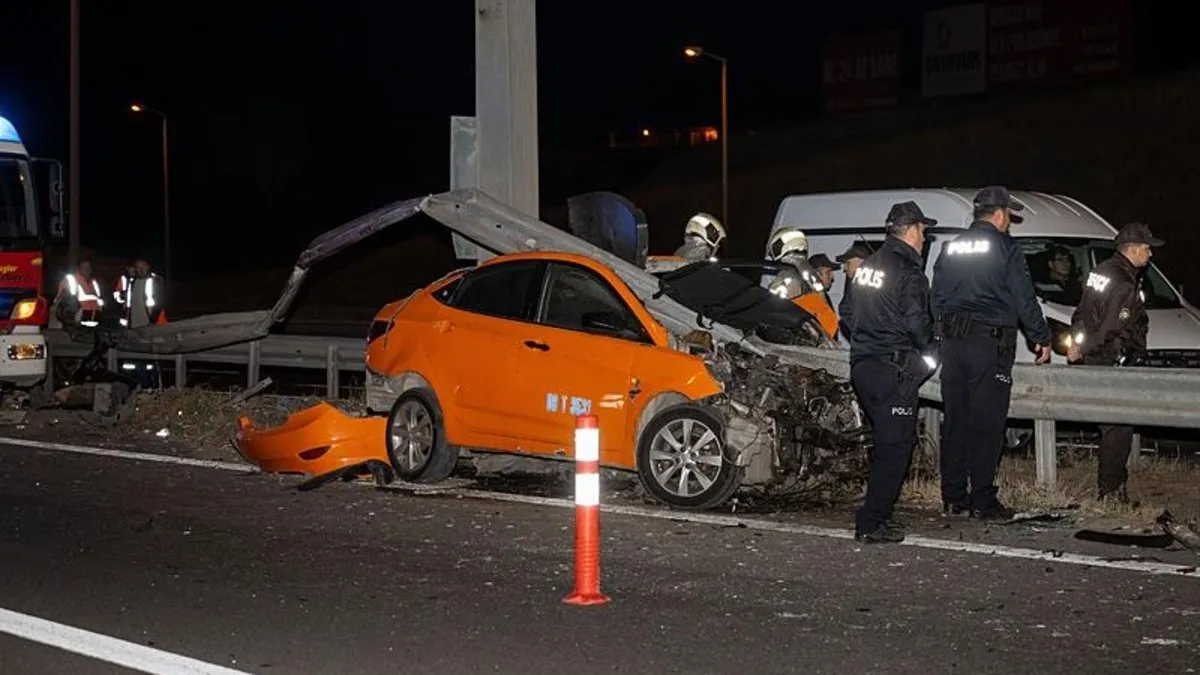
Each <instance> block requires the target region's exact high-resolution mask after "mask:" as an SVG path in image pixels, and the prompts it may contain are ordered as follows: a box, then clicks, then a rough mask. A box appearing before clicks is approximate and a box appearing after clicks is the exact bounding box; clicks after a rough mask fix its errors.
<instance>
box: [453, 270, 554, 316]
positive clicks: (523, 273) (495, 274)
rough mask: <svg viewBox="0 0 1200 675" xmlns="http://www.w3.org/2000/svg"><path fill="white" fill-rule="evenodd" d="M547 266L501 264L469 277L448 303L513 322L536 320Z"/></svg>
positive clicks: (460, 308) (463, 281) (460, 283)
mask: <svg viewBox="0 0 1200 675" xmlns="http://www.w3.org/2000/svg"><path fill="white" fill-rule="evenodd" d="M544 269H545V265H544V263H542V262H540V261H526V260H522V261H519V262H510V263H499V264H495V265H488V266H486V267H481V268H479V269H476V270H474V271H472V272H470V273H468V274H467V275H466V277H464V278H463V279H462V281H461V282H459V283H458V288H457V289H456V290H455V292H454V296H453V297H452V298H450V302H449V303H448V304H449V305H450V306H451V307H454V308H455V309H459V310H462V311H464V312H472V313H475V314H485V315H487V316H494V317H498V318H501V319H512V320H513V321H532V320H533V316H534V314H535V313H536V312H537V302H538V299H539V291H540V290H541V280H542V273H543V270H544Z"/></svg>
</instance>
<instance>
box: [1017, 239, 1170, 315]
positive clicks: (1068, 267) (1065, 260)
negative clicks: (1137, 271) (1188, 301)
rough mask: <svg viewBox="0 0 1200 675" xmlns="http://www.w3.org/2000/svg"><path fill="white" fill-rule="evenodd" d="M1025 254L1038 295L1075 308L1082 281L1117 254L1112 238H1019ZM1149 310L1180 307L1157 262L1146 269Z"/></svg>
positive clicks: (1145, 291)
mask: <svg viewBox="0 0 1200 675" xmlns="http://www.w3.org/2000/svg"><path fill="white" fill-rule="evenodd" d="M1016 240H1017V245H1018V246H1020V247H1021V251H1022V252H1023V253H1024V254H1025V261H1026V262H1027V263H1028V264H1029V273H1030V275H1031V276H1032V277H1033V286H1034V289H1035V290H1036V291H1037V295H1038V297H1039V298H1041V299H1042V300H1045V301H1046V302H1053V303H1057V304H1060V305H1067V306H1070V307H1074V306H1075V305H1077V304H1079V299H1080V297H1081V296H1082V294H1083V282H1084V281H1085V280H1086V279H1087V275H1088V273H1089V272H1091V271H1092V268H1094V267H1095V266H1096V265H1099V264H1100V263H1102V262H1104V261H1105V260H1108V259H1109V258H1111V257H1112V256H1113V255H1115V254H1116V252H1117V249H1116V246H1115V245H1114V244H1113V242H1112V240H1109V239H1081V238H1073V237H1016ZM1143 275H1144V278H1143V281H1142V291H1143V292H1144V293H1145V294H1146V309H1177V308H1179V307H1180V304H1179V296H1178V295H1176V294H1175V291H1173V290H1171V286H1170V284H1168V283H1167V280H1166V278H1165V277H1164V276H1163V275H1162V272H1160V271H1159V269H1158V267H1156V266H1155V265H1154V263H1150V264H1149V265H1147V266H1146V268H1145V271H1144V272H1143Z"/></svg>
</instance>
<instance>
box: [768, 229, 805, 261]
mask: <svg viewBox="0 0 1200 675" xmlns="http://www.w3.org/2000/svg"><path fill="white" fill-rule="evenodd" d="M792 253H798V254H800V255H803V256H805V257H807V256H808V237H807V236H805V234H804V230H801V229H800V228H798V227H785V228H782V229H780V230H778V231H776V232H775V234H773V235H771V240H770V241H768V242H767V258H768V259H770V260H779V259H780V258H782V257H783V256H785V255H789V254H792Z"/></svg>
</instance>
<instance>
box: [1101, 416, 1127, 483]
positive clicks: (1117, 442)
mask: <svg viewBox="0 0 1200 675" xmlns="http://www.w3.org/2000/svg"><path fill="white" fill-rule="evenodd" d="M1132 450H1133V427H1124V426H1111V425H1106V424H1102V425H1100V471H1099V476H1098V478H1099V481H1098V484H1099V488H1100V496H1102V497H1103V496H1104V495H1106V494H1109V493H1112V492H1117V491H1118V490H1120V489H1121V488H1123V487H1125V481H1126V480H1128V479H1129V470H1128V469H1127V468H1126V462H1127V461H1128V460H1129V453H1130V452H1131V451H1132Z"/></svg>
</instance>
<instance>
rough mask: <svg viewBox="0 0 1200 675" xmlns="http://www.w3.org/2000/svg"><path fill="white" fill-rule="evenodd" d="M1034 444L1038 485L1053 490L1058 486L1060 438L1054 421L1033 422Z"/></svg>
mask: <svg viewBox="0 0 1200 675" xmlns="http://www.w3.org/2000/svg"><path fill="white" fill-rule="evenodd" d="M1033 443H1034V456H1035V458H1036V461H1037V484H1038V485H1039V486H1041V487H1044V488H1046V489H1048V490H1053V489H1055V488H1056V487H1057V486H1058V436H1057V431H1056V430H1055V428H1054V420H1034V421H1033Z"/></svg>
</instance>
